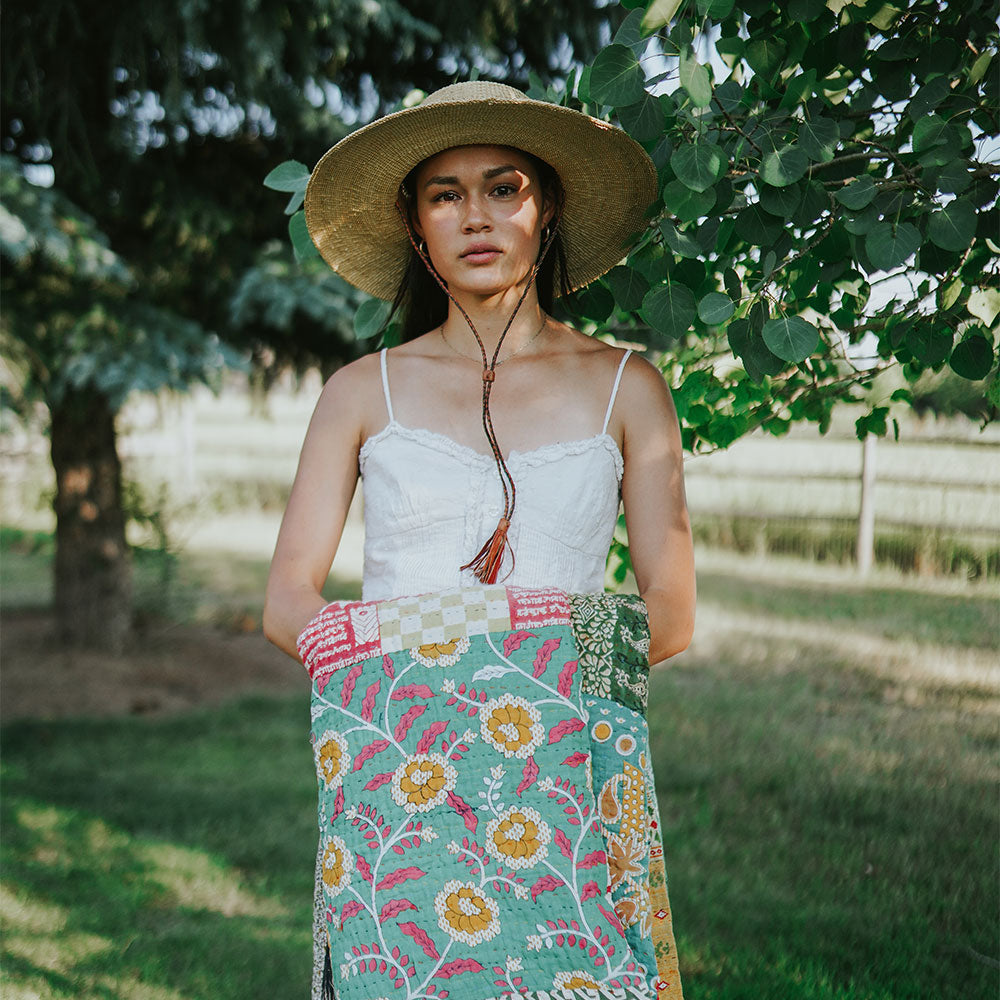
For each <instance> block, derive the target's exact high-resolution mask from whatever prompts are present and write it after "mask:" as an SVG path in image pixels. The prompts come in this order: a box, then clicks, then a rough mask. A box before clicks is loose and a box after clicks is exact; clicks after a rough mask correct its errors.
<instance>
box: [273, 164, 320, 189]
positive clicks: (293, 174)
mask: <svg viewBox="0 0 1000 1000" xmlns="http://www.w3.org/2000/svg"><path fill="white" fill-rule="evenodd" d="M308 183H309V168H308V167H307V166H306V165H305V164H304V163H299V161H298V160H285V162H284V163H279V164H278V165H277V166H276V167H275V168H274V169H273V170H272V171H271V172H270V173H269V174H268V175H267V176H266V177H265V178H264V187H266V188H270V189H271V190H272V191H305V189H306V185H307V184H308Z"/></svg>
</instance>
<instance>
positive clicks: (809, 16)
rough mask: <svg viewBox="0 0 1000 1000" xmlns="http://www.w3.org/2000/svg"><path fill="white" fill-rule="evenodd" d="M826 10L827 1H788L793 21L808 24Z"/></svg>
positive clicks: (789, 14)
mask: <svg viewBox="0 0 1000 1000" xmlns="http://www.w3.org/2000/svg"><path fill="white" fill-rule="evenodd" d="M824 10H826V0H788V16H789V17H790V18H791V19H792V20H793V21H801V22H802V23H803V24H808V23H809V22H810V21H815V20H816V18H817V17H819V16H820V14H822V13H823V11H824Z"/></svg>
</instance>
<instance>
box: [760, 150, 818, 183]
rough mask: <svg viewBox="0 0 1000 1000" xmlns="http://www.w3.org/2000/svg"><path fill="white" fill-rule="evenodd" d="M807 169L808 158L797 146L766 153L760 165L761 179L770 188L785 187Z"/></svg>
mask: <svg viewBox="0 0 1000 1000" xmlns="http://www.w3.org/2000/svg"><path fill="white" fill-rule="evenodd" d="M808 169H809V157H808V156H806V154H805V152H804V151H803V150H801V149H799V147H798V146H783V147H782V148H781V149H776V150H775V151H774V152H773V153H768V154H767V155H766V156H765V157H764V160H763V162H762V163H761V165H760V176H761V178H762V179H763V180H764V181H765V182H766V183H768V184H770V185H771V186H772V187H787V186H788V185H789V184H794V183H795V182H796V181H797V180H800V179H801V178H802V176H803V175H804V174H805V172H806V171H807V170H808Z"/></svg>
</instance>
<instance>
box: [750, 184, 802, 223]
mask: <svg viewBox="0 0 1000 1000" xmlns="http://www.w3.org/2000/svg"><path fill="white" fill-rule="evenodd" d="M801 201H802V189H801V186H797V185H794V184H791V185H789V186H788V187H771V185H770V184H761V185H760V207H761V208H763V209H764V211H765V212H768V213H769V214H770V215H776V216H778V218H780V219H790V218H791V217H792V216H793V215H794V214H795V210H796V209H797V208H798V207H799V202H801Z"/></svg>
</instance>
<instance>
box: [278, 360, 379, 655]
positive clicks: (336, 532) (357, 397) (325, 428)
mask: <svg viewBox="0 0 1000 1000" xmlns="http://www.w3.org/2000/svg"><path fill="white" fill-rule="evenodd" d="M367 361H368V359H362V360H361V361H359V362H355V363H354V364H351V365H348V366H347V367H345V368H342V369H340V370H339V371H338V372H336V373H335V374H334V375H333V376H332V377H331V378H330V379H329V381H328V382H327V383H326V385H325V386H324V387H323V392H322V394H321V395H320V398H319V402H318V403H317V404H316V410H315V412H314V413H313V416H312V420H311V421H310V423H309V430H308V431H307V432H306V438H305V442H304V443H303V445H302V453H301V455H300V456H299V467H298V472H297V473H296V474H295V482H294V484H293V485H292V492H291V495H290V497H289V499H288V506H287V507H286V508H285V516H284V517H283V518H282V521H281V530H280V531H279V532H278V541H277V544H276V545H275V548H274V558H273V559H272V561H271V571H270V573H269V575H268V578H267V591H266V593H265V597H264V622H263V624H264V635H265V636H267V638H268V639H269V640H270V641H271V642H273V643H274V644H275V645H276V646H278V647H279V648H281V649H283V650H284V651H285V652H286V653H288V654H289V655H290V656H294V657H296V659H297V658H298V655H297V653H296V650H295V640H296V638H297V637H298V635H299V633H300V632H301V631H302V629H303V628H304V627H305V626H306V624H307V623H308V622H309V621H310V619H311V618H313V616H314V615H315V614H316V613H317V612H318V611H319V610H320V609H321V608H323V606H324V605H325V604H326V601H325V600H324V599H323V597H322V595H321V593H320V591H321V590H322V588H323V584H324V583H325V582H326V577H327V574H328V573H329V572H330V564H331V563H332V562H333V557H334V555H335V553H336V551H337V546H338V544H339V543H340V536H341V533H342V531H343V529H344V521H345V519H346V518H347V510H348V508H349V507H350V504H351V499H352V497H353V496H354V490H355V487H356V486H357V482H358V452H359V450H360V447H361V441H362V427H363V424H362V414H363V413H364V408H365V393H364V379H363V377H362V375H363V372H364V366H365V363H366V362H367Z"/></svg>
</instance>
